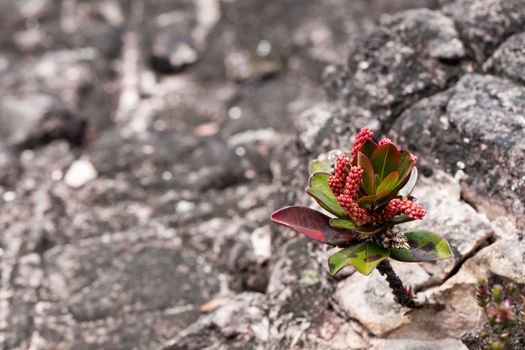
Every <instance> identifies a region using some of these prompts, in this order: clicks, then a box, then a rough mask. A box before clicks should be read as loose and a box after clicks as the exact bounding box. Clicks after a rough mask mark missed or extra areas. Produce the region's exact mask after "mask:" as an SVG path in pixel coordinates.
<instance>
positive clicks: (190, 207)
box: [0, 0, 525, 350]
mask: <svg viewBox="0 0 525 350" xmlns="http://www.w3.org/2000/svg"><path fill="white" fill-rule="evenodd" d="M519 1H520V0H490V1H488V2H487V1H484V0H443V1H438V0H425V1H415V0H411V1H405V0H388V1H387V0H372V1H364V0H357V1H346V0H330V1H311V0H298V1H284V2H271V1H264V0H242V1H218V0H183V1H176V2H173V1H167V0H160V1H133V2H129V1H123V0H98V1H84V0H81V1H80V0H79V1H77V0H64V1H48V0H29V1H24V2H13V1H2V0H0V95H1V96H2V99H1V101H0V106H1V107H0V121H1V123H0V136H1V140H0V203H1V208H2V209H1V210H0V231H1V234H0V348H2V349H4V348H5V349H8V350H11V349H31V350H35V349H72V348H78V349H86V350H89V349H101V348H103V349H126V350H127V349H151V348H160V349H170V348H171V349H202V348H208V349H270V350H273V349H275V350H280V349H283V348H286V349H341V350H342V349H370V348H374V347H376V348H389V349H390V348H393V349H395V348H396V347H397V348H409V349H410V348H417V349H419V348H423V349H424V348H425V347H427V348H431V349H433V348H437V349H439V348H443V349H446V348H447V347H449V348H450V347H451V348H454V349H456V348H457V349H460V348H461V345H460V343H459V341H458V339H459V338H460V337H461V336H462V334H463V333H465V332H466V331H469V330H470V329H472V328H475V327H477V326H478V325H479V322H480V321H481V320H480V319H478V318H477V317H472V315H474V316H477V315H478V314H477V312H478V311H479V310H478V309H477V307H476V306H475V300H474V298H472V292H473V287H474V283H475V280H476V278H478V277H479V276H487V277H489V278H491V280H494V281H499V280H498V278H500V279H505V280H507V279H515V280H517V281H522V279H523V277H522V276H523V275H524V271H522V270H523V252H524V250H525V249H524V247H523V242H522V237H523V232H522V230H521V228H520V227H515V226H514V222H515V221H516V218H520V217H522V216H523V208H522V205H521V202H520V201H519V199H520V198H521V197H522V193H521V192H520V191H521V189H522V188H523V186H522V183H521V182H522V181H521V180H523V179H521V177H522V175H523V174H521V173H520V169H522V168H523V167H522V165H523V164H522V163H523V162H522V158H523V157H522V153H523V152H522V151H523V150H522V148H520V147H521V145H522V142H520V140H521V138H522V135H521V130H522V129H521V127H522V125H521V124H520V123H521V119H522V118H521V116H522V115H523V109H524V106H523V103H522V100H523V98H522V97H523V96H522V89H523V79H522V77H521V75H520V67H521V62H522V56H523V55H521V51H520V50H519V47H520V43H521V42H522V38H521V34H520V33H519V32H522V31H523V29H522V28H523V26H524V22H523V11H522V10H523V7H522V6H521V7H520V3H519ZM421 6H424V7H426V8H427V9H421V8H418V9H416V7H421ZM443 6H445V7H443ZM407 9H410V10H408V11H404V10H407ZM397 11H401V12H398V13H397ZM383 13H387V14H389V15H388V16H386V17H382V18H381V17H380V16H381V14H383ZM376 23H378V24H379V25H377V26H376ZM512 35H513V36H512ZM152 57H156V58H154V59H152ZM327 65H328V67H327ZM481 74H488V75H481ZM458 81H459V82H458ZM323 84H324V86H327V87H328V91H327V92H328V95H329V97H330V99H331V100H329V101H328V102H324V101H323V91H322V87H323ZM38 96H44V99H45V100H47V101H48V102H49V101H52V103H47V102H46V103H39V99H40V98H39V97H38ZM472 101H476V102H475V103H474V102H472ZM6 106H7V107H6ZM400 115H401V117H400ZM15 121H16V122H15ZM365 125H366V126H369V127H371V128H373V129H374V130H375V131H376V135H377V136H379V137H381V136H387V135H388V136H390V137H393V138H396V139H397V140H398V141H401V142H403V143H404V144H405V145H407V146H409V148H411V150H413V151H414V152H415V153H417V154H418V155H419V156H420V163H419V165H420V166H419V169H420V172H421V174H423V177H422V178H421V181H420V186H419V187H418V188H417V189H416V192H415V193H414V194H415V195H416V196H418V197H419V200H420V201H421V202H422V203H423V204H424V205H426V206H428V207H429V209H430V214H429V216H428V218H427V220H426V221H423V222H421V224H422V225H423V224H425V225H428V226H429V228H432V229H433V230H435V231H439V232H442V233H443V234H445V235H446V236H447V237H448V238H450V239H451V241H452V247H453V249H454V254H455V258H456V259H454V260H449V261H444V262H440V263H437V264H401V263H396V262H394V263H393V266H394V269H395V270H396V271H398V273H399V275H400V276H401V278H402V279H403V281H405V283H406V284H410V285H412V286H413V287H414V288H415V290H416V292H417V293H418V298H421V299H422V300H423V299H425V298H426V299H427V300H428V304H427V305H426V306H425V307H423V308H421V309H418V310H414V311H409V312H408V313H404V311H405V310H398V306H397V305H395V304H393V299H392V296H391V294H390V291H389V290H388V288H387V287H386V286H385V284H386V282H385V280H384V279H383V277H382V276H380V275H379V274H378V273H377V272H375V273H373V274H372V276H371V277H370V278H364V277H362V276H360V275H357V274H355V273H354V272H355V271H354V270H353V269H351V268H348V269H345V270H344V271H342V273H341V274H340V275H338V276H337V277H331V276H329V274H328V273H327V267H326V259H327V257H328V255H329V254H330V250H328V249H327V248H326V247H320V246H319V245H318V244H315V243H312V242H309V241H307V240H306V239H304V238H301V237H298V235H297V234H295V233H294V232H291V231H290V230H287V229H284V228H277V227H275V226H274V225H272V224H270V222H269V216H270V214H271V212H272V211H273V210H275V209H276V208H278V207H280V206H284V205H290V204H293V203H295V204H300V205H305V206H312V207H314V206H315V203H314V202H313V201H312V200H311V199H310V198H309V197H308V196H307V195H306V194H305V193H304V186H305V183H306V177H307V167H308V163H309V161H310V160H312V159H313V158H315V157H317V156H318V155H320V154H324V153H326V152H327V151H329V150H331V149H334V148H343V149H348V148H350V147H351V143H352V141H353V139H352V138H353V135H354V133H355V131H356V130H357V129H359V128H360V127H362V126H365ZM392 125H393V128H392V127H391V126H392ZM435 159H437V161H435ZM86 160H89V162H90V164H92V166H93V168H94V169H96V173H97V176H96V177H93V176H89V177H87V178H85V179H84V181H81V182H77V184H80V183H82V186H80V187H78V188H72V187H70V186H68V183H69V184H70V185H71V183H72V182H71V176H70V174H69V173H70V171H72V170H71V169H74V168H75V166H74V165H75V164H78V163H79V162H85V161H86ZM470 162H472V164H471V163H470ZM507 162H509V163H510V164H512V166H509V163H507ZM442 170H445V171H446V172H448V173H449V174H450V175H452V177H454V178H455V179H454V180H453V179H452V178H451V177H450V176H446V175H444V174H443V173H442ZM460 170H461V171H460ZM86 179H89V180H90V181H86ZM457 181H459V183H460V185H461V187H460V185H458V182H457ZM465 201H467V202H468V203H467V202H465ZM495 203H499V204H498V208H499V209H498V211H496V205H495ZM483 212H485V213H486V214H487V215H488V217H489V218H490V220H492V219H494V221H493V222H489V221H488V220H487V219H486V217H485V216H484V214H483ZM406 227H407V228H408V227H410V225H406ZM359 298H361V299H363V300H364V301H363V302H356V300H359ZM367 299H368V300H367ZM374 300H375V301H377V303H374V302H371V301H374ZM436 325H437V326H436Z"/></svg>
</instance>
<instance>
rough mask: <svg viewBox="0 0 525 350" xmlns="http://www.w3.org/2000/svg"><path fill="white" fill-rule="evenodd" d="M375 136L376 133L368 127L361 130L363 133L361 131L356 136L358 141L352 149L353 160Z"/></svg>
mask: <svg viewBox="0 0 525 350" xmlns="http://www.w3.org/2000/svg"><path fill="white" fill-rule="evenodd" d="M373 136H374V132H373V131H372V130H370V129H369V128H367V127H364V128H362V129H361V131H359V133H358V134H357V136H356V140H355V142H354V148H352V150H351V151H350V154H351V155H352V158H353V157H355V155H356V154H357V152H359V150H360V149H361V147H362V146H363V144H364V143H365V142H366V141H368V140H370V139H371V138H372V137H373Z"/></svg>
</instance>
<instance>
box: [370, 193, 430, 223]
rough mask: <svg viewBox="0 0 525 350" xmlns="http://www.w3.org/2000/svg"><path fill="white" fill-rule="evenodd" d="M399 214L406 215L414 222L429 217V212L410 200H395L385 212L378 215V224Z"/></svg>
mask: <svg viewBox="0 0 525 350" xmlns="http://www.w3.org/2000/svg"><path fill="white" fill-rule="evenodd" d="M399 214H405V215H406V216H408V217H409V218H411V219H414V220H421V219H423V217H424V216H425V215H427V211H426V210H425V208H423V207H422V206H421V205H419V204H417V203H415V202H412V201H411V200H410V199H408V198H394V199H392V200H391V201H390V202H389V203H388V204H387V206H386V207H385V208H384V209H383V210H381V211H380V212H379V213H377V215H376V219H377V221H378V222H386V221H390V220H392V219H393V218H394V216H396V215H399Z"/></svg>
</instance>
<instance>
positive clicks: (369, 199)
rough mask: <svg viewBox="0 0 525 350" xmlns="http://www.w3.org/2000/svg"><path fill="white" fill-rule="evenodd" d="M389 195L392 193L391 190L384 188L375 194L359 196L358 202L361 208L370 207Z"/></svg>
mask: <svg viewBox="0 0 525 350" xmlns="http://www.w3.org/2000/svg"><path fill="white" fill-rule="evenodd" d="M389 195H390V191H388V190H383V191H381V192H378V193H377V194H375V195H373V196H366V197H361V198H359V199H358V200H357V204H359V206H360V207H361V208H370V207H371V206H373V205H377V204H378V203H380V202H381V201H382V200H383V198H385V197H386V196H389Z"/></svg>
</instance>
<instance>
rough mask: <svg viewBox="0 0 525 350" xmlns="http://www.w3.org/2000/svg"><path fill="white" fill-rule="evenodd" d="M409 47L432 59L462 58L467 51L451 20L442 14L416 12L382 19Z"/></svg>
mask: <svg viewBox="0 0 525 350" xmlns="http://www.w3.org/2000/svg"><path fill="white" fill-rule="evenodd" d="M381 25H383V26H385V27H386V28H388V29H390V30H391V31H392V32H393V33H395V35H396V36H398V37H399V38H400V39H401V40H402V41H403V42H404V43H405V44H406V45H408V46H412V47H414V48H416V49H417V51H418V52H422V53H423V54H425V55H428V56H430V57H433V58H442V59H460V58H462V57H463V56H464V55H465V48H464V47H463V43H462V42H461V40H460V39H459V35H458V33H457V31H456V28H455V26H454V22H453V21H452V19H451V18H450V17H447V16H445V15H443V13H441V12H439V11H432V10H428V9H415V10H407V11H402V12H398V13H396V14H394V15H390V16H385V17H383V18H382V19H381Z"/></svg>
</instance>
